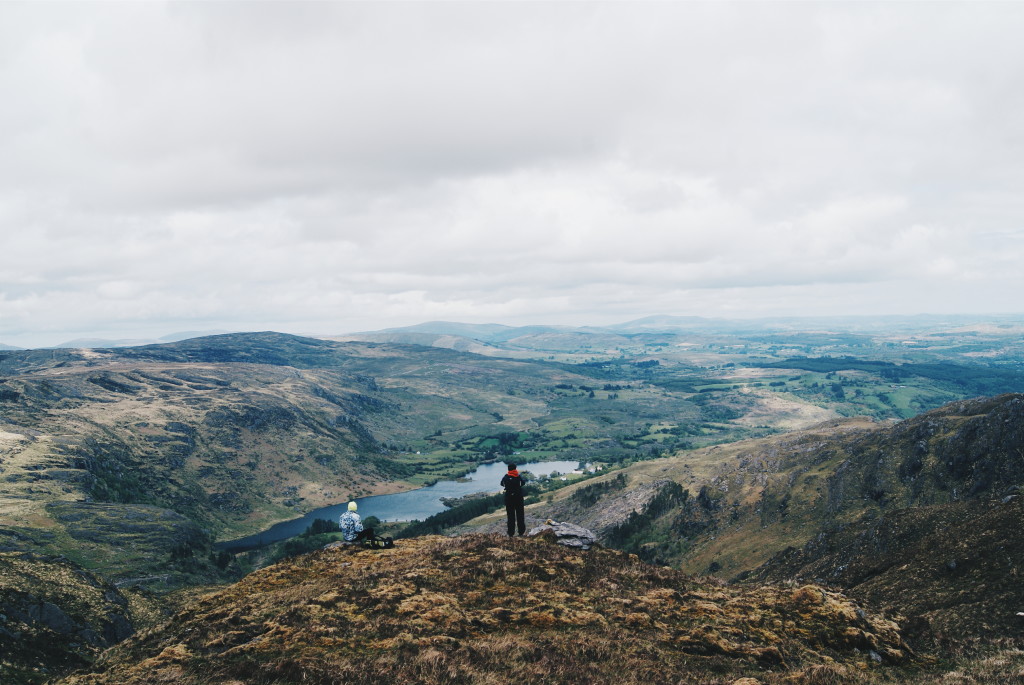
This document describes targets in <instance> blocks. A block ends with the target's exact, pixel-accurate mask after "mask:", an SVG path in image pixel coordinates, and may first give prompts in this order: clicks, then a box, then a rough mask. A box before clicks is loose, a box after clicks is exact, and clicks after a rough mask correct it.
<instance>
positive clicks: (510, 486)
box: [501, 462, 526, 537]
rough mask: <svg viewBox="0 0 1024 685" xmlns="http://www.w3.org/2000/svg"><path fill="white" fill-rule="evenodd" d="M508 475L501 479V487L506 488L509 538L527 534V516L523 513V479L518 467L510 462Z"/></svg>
mask: <svg viewBox="0 0 1024 685" xmlns="http://www.w3.org/2000/svg"><path fill="white" fill-rule="evenodd" d="M506 466H508V473H506V474H505V475H504V476H502V477H501V487H503V488H505V515H506V516H507V517H508V536H509V537H512V536H513V535H515V533H516V526H517V525H518V527H519V534H520V535H525V534H526V514H525V512H524V511H523V477H522V476H520V475H519V471H518V470H516V465H515V464H513V463H511V462H509V463H508V464H506Z"/></svg>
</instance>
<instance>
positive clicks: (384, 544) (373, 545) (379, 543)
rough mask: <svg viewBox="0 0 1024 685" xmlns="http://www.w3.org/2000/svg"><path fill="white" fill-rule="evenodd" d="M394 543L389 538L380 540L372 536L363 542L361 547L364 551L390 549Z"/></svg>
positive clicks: (380, 538)
mask: <svg viewBox="0 0 1024 685" xmlns="http://www.w3.org/2000/svg"><path fill="white" fill-rule="evenodd" d="M394 546H395V541H394V540H393V539H391V538H382V537H378V536H376V535H374V536H373V537H372V538H366V539H365V540H363V547H365V548H366V549H391V548H392V547H394Z"/></svg>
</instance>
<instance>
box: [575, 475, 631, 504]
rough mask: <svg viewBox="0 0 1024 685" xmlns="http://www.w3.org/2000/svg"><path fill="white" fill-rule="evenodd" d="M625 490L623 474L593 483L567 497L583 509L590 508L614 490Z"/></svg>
mask: <svg viewBox="0 0 1024 685" xmlns="http://www.w3.org/2000/svg"><path fill="white" fill-rule="evenodd" d="M625 488H626V475H625V474H623V473H619V474H616V475H615V477H614V478H609V479H608V480H604V481H601V482H600V483H594V484H592V485H586V486H584V487H582V488H579V489H578V490H576V492H574V493H572V495H571V496H570V497H569V499H571V500H572V501H573V502H578V503H579V504H581V505H583V506H585V507H592V506H594V505H595V504H597V501H598V500H599V499H601V498H602V497H604V496H605V495H606V494H608V493H609V492H613V491H616V490H624V489H625Z"/></svg>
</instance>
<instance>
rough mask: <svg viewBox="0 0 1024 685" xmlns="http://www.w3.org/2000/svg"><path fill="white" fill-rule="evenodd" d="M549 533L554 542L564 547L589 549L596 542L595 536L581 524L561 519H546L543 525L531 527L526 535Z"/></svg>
mask: <svg viewBox="0 0 1024 685" xmlns="http://www.w3.org/2000/svg"><path fill="white" fill-rule="evenodd" d="M544 534H549V535H551V536H553V537H554V539H555V542H556V543H558V544H559V545H565V546H566V547H577V548H579V549H590V548H591V546H593V545H594V544H595V543H596V542H597V536H595V535H594V533H593V532H591V531H589V530H587V529H586V528H584V527H583V526H577V525H576V524H575V523H566V522H563V521H552V520H551V519H548V520H547V521H546V522H545V523H544V525H542V526H537V527H536V528H532V529H531V530H530V532H528V533H527V535H528V536H530V537H533V536H535V535H544Z"/></svg>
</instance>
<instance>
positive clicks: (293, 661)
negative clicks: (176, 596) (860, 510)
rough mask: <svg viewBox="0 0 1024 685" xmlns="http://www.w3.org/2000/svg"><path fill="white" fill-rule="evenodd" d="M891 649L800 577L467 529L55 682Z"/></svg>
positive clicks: (277, 577)
mask: <svg viewBox="0 0 1024 685" xmlns="http://www.w3.org/2000/svg"><path fill="white" fill-rule="evenodd" d="M907 662H909V657H908V654H907V653H906V651H905V650H904V647H903V645H902V641H901V638H900V635H899V631H898V629H897V626H896V625H895V624H893V623H892V622H890V621H888V620H886V619H884V618H882V617H880V616H878V615H875V614H874V613H873V612H871V611H870V610H865V609H864V608H863V607H860V606H858V605H856V604H854V603H852V602H850V601H849V600H847V599H846V598H845V597H843V596H842V595H839V594H836V593H832V592H828V591H825V590H822V589H821V588H818V587H815V586H811V585H808V586H791V587H780V586H774V587H766V586H765V587H726V586H723V585H721V584H718V583H714V582H708V581H701V580H698V579H695V578H692V577H689V576H686V575H684V574H682V573H679V572H677V571H672V570H670V569H667V568H662V567H655V566H649V565H647V564H644V563H642V562H640V561H639V560H638V559H637V558H636V557H634V556H629V555H626V554H622V553H619V552H614V551H610V550H600V549H595V550H591V551H589V552H583V551H580V550H570V549H568V548H565V547H562V546H559V545H556V544H553V543H552V542H550V541H548V540H547V539H545V538H533V539H520V540H508V539H504V538H501V537H497V536H483V535H474V536H464V537H461V538H439V537H425V538H419V539H416V540H407V541H402V543H401V544H400V545H399V546H398V547H396V548H395V549H393V550H385V551H379V552H377V551H370V550H359V549H353V548H339V549H329V550H323V551H320V552H315V553H313V554H311V555H308V556H304V557H299V558H296V559H293V560H291V561H289V562H282V563H280V564H278V565H276V566H273V567H269V568H266V569H263V570H261V571H258V572H256V573H253V574H252V575H250V576H248V577H247V578H246V579H245V580H243V581H241V582H240V583H238V584H237V585H234V586H232V587H229V588H227V589H224V590H222V591H220V592H218V593H216V594H213V595H209V596H207V597H204V598H202V599H201V600H199V601H197V602H196V603H195V604H193V605H192V606H190V607H189V608H187V609H185V610H184V611H182V612H181V613H179V614H177V615H176V616H175V617H174V618H173V619H172V620H171V621H170V622H169V623H168V624H166V625H165V626H163V627H161V628H160V629H158V630H155V631H150V632H148V633H146V634H143V635H139V636H138V637H136V638H132V639H131V640H129V641H127V642H125V643H123V644H122V645H121V646H119V647H117V648H116V649H114V650H112V651H110V652H108V653H107V654H106V655H105V656H104V657H103V659H102V661H101V662H100V664H99V665H98V667H97V669H96V671H97V672H96V674H95V675H82V676H75V677H71V678H68V679H66V680H64V681H62V682H63V683H66V684H67V685H71V684H76V685H84V684H85V683H91V684H94V685H99V684H100V683H123V684H128V683H146V684H147V685H148V684H150V683H154V682H171V681H173V682H176V683H182V684H184V685H188V684H199V683H204V684H205V683H213V682H218V683H228V682H277V683H291V682H296V683H297V682H316V683H328V682H346V683H381V682H394V683H398V682H405V683H495V684H497V683H518V682H544V683H582V682H586V683H616V684H622V683H652V682H690V683H731V682H733V681H734V680H735V679H736V678H738V677H750V676H756V677H757V678H759V679H763V680H760V682H768V683H781V682H820V681H815V680H813V677H814V674H815V673H819V674H820V673H821V672H822V669H824V672H827V673H829V674H831V675H832V676H833V677H841V676H849V677H857V676H858V674H860V673H862V672H863V673H866V674H867V673H875V674H876V675H877V682H882V681H884V680H885V679H887V678H888V676H889V675H890V674H891V673H892V672H893V669H894V668H897V667H898V666H899V665H900V664H904V663H907ZM786 678H790V679H789V680H785V679H786ZM863 680H864V681H867V677H866V676H865V677H864V678H863Z"/></svg>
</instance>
